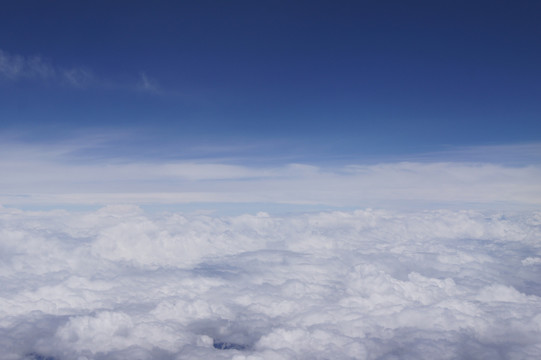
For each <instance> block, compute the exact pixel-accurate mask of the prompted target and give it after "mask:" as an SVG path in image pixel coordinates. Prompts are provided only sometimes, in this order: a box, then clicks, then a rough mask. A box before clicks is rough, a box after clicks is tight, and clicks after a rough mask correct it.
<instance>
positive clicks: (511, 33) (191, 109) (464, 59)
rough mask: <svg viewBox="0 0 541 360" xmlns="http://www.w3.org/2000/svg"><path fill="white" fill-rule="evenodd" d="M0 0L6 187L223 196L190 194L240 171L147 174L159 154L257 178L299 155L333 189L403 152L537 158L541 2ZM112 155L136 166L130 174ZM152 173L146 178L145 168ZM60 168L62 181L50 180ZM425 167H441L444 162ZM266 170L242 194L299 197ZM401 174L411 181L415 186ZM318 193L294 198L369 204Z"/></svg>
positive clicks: (12, 192)
mask: <svg viewBox="0 0 541 360" xmlns="http://www.w3.org/2000/svg"><path fill="white" fill-rule="evenodd" d="M2 6H3V11H2V12H1V14H0V135H1V136H0V138H1V140H2V147H1V151H2V152H3V154H5V155H4V156H3V161H2V164H0V166H1V167H2V171H3V173H9V176H8V178H9V179H11V180H3V189H5V190H4V191H2V194H1V196H2V198H1V199H0V203H3V204H8V205H9V204H15V203H17V201H16V200H15V199H22V198H24V197H25V198H26V199H27V201H29V202H32V201H31V200H29V199H30V198H32V196H30V197H29V194H38V193H41V194H44V193H46V194H48V196H49V199H51V197H54V196H55V195H58V194H60V193H65V192H66V191H61V189H70V188H71V189H70V190H69V191H68V192H69V193H70V194H75V193H81V194H82V193H87V194H88V193H90V194H95V193H109V194H111V193H114V194H116V195H115V196H118V194H119V193H120V192H123V191H124V192H127V193H130V194H135V193H138V194H140V193H162V192H166V193H179V192H186V191H189V192H190V193H207V192H212V193H219V194H220V196H214V197H212V198H210V199H209V198H205V197H204V196H203V197H200V198H197V197H195V198H193V201H196V202H197V201H203V202H207V201H210V202H214V201H218V202H222V201H226V200H224V199H230V198H232V197H237V195H236V194H237V193H238V192H239V191H241V190H242V187H243V186H242V184H238V185H236V186H235V187H234V189H231V187H229V188H228V186H229V185H230V184H225V185H224V184H223V182H219V181H217V182H216V183H215V184H211V185H209V184H208V182H205V181H196V183H197V184H196V185H193V186H192V185H190V186H184V185H178V184H179V178H177V177H175V176H176V175H171V174H169V175H167V176H165V178H166V179H164V176H162V175H160V172H159V171H158V173H153V171H155V170H156V169H154V168H153V167H158V168H159V167H164V166H165V167H176V166H178V167H181V168H183V169H186V167H189V166H191V165H193V166H194V167H193V168H191V170H182V171H180V170H179V171H180V172H182V174H184V175H182V176H180V180H182V179H183V178H184V177H185V176H186V175H185V174H186V172H190V173H191V175H189V176H188V177H190V178H191V179H192V180H201V178H200V175H199V172H200V171H203V172H205V171H206V172H210V173H211V174H212V176H210V177H211V178H212V179H214V180H223V179H232V178H234V179H242V181H241V182H248V183H250V184H252V183H253V179H254V178H261V177H265V176H266V175H265V174H270V173H273V174H274V175H272V176H277V175H276V173H280V174H281V175H280V176H281V177H286V178H287V180H288V181H289V180H290V179H289V176H290V172H288V171H290V170H287V169H291V168H292V167H293V168H294V167H295V166H297V168H298V167H299V166H300V167H302V166H306V167H307V168H310V167H312V169H316V170H317V171H315V173H313V174H311V175H310V176H309V177H310V178H311V179H314V178H318V181H321V182H323V183H325V184H326V185H328V186H326V188H327V187H328V188H329V191H332V189H334V188H335V189H337V190H338V189H345V191H344V192H347V191H353V190H354V188H355V186H354V185H351V186H349V187H348V186H346V187H345V188H344V184H342V183H341V182H338V183H335V182H333V181H331V180H330V179H327V180H328V181H325V177H324V176H323V177H322V176H319V175H320V173H321V172H324V173H329V172H331V173H332V176H333V177H336V176H338V175H340V174H339V173H343V172H344V171H345V169H346V170H347V169H349V167H351V166H380V165H381V164H388V165H386V166H390V167H393V166H395V167H396V168H400V167H401V166H402V165H400V163H403V162H408V163H413V165H411V167H413V168H416V169H418V168H420V167H421V166H422V165H418V163H424V164H426V163H427V162H428V163H449V162H452V163H456V162H459V163H464V162H468V163H470V164H469V165H464V166H466V167H470V168H475V169H477V167H476V166H477V165H475V166H473V165H471V163H475V164H479V163H481V164H482V165H480V166H481V167H482V166H485V165H486V164H491V165H495V166H504V167H509V166H511V167H513V169H515V170H516V167H517V166H520V167H525V166H526V167H527V166H530V167H531V166H534V165H535V166H538V165H539V162H540V157H541V151H540V146H539V144H540V143H541V121H540V116H539V115H540V114H541V101H539V99H541V68H540V67H539V63H541V47H540V45H539V41H538V39H539V38H540V37H541V26H540V25H539V21H538V16H537V15H538V14H539V13H540V11H541V5H540V4H538V3H537V2H532V1H514V2H507V1H496V2H494V1H492V2H488V1H476V2H473V3H472V2H466V1H455V2H439V1H438V2H434V1H413V2H408V3H407V4H405V3H403V2H398V1H385V2H373V1H366V2H358V1H351V2H350V1H344V2H341V3H340V4H339V5H338V4H333V3H330V2H326V1H293V2H290V1H268V2H267V1H264V2H251V1H232V2H228V3H227V4H226V3H222V2H216V1H197V2H181V3H179V2H173V1H170V2H168V1H162V2H157V3H152V4H150V3H148V2H141V1H115V2H107V1H97V2H92V3H87V4H82V3H73V2H70V1H57V2H54V3H53V4H51V3H44V2H40V1H7V2H5V3H4V4H3V5H2ZM15 163H16V164H17V165H14V164H15ZM389 164H394V165H389ZM119 166H120V167H124V168H125V167H126V166H127V167H131V168H132V170H131V171H132V172H131V174H132V175H130V174H127V173H126V172H125V171H124V170H122V169H120V168H119ZM452 166H454V165H452ZM460 166H463V165H460ZM81 167H84V168H86V169H87V170H88V173H87V175H86V176H87V180H86V181H82V180H74V181H71V179H72V177H71V176H67V174H70V173H72V172H75V173H77V172H78V171H79V169H78V168H81ZM402 167H403V166H402ZM19 168H24V169H26V171H19V170H17V169H19ZM32 169H40V171H39V172H33V171H32ZM91 169H93V170H94V171H95V172H92V171H91ZM284 169H286V170H284ZM233 170H234V171H235V174H234V175H233V174H232V173H231V171H233ZM522 170H524V169H522ZM522 170H521V171H522ZM530 170H531V169H530ZM412 171H414V170H412ZM475 171H477V170H475ZM505 171H507V170H505ZM119 172H120V173H123V174H124V175H123V176H119V175H118V173H119ZM346 172H347V171H346ZM399 172H400V171H399V170H396V171H395V172H394V173H393V174H394V175H391V176H399ZM414 172H415V171H414ZM444 172H445V171H444ZM532 172H533V173H535V177H529V178H527V179H525V180H524V181H528V180H529V181H530V182H532V183H535V182H536V181H537V180H538V178H537V176H538V168H537V167H536V168H535V171H533V170H532V171H530V172H529V174H530V173H532ZM83 173H84V172H83ZM141 173H144V174H145V175H144V176H143V177H144V178H145V180H140V181H138V180H137V179H138V178H140V177H141V176H140V175H136V174H141ZM173 173H174V174H178V171H176V172H175V171H173ZM62 174H66V176H62ZM150 174H155V176H152V178H151V179H149V176H150ZM438 174H439V175H438ZM102 175H103V176H102ZM55 176H56V177H59V178H58V179H55V180H54V181H56V185H55V186H48V185H47V183H48V181H49V180H50V179H54V178H55ZM205 176H207V177H208V175H205ZM205 176H203V178H205ZM269 176H270V175H269ZM272 176H271V177H272ZM415 176H419V177H424V176H429V179H435V178H438V176H441V173H440V172H438V173H435V174H432V173H430V174H425V173H422V172H420V173H416V175H415ZM476 176H477V175H474V176H473V178H475V177H476ZM516 176H517V177H522V176H523V174H518V173H517V174H516ZM42 177H43V179H42ZM108 177H113V178H115V179H116V180H115V181H116V182H107V181H106V180H104V179H107V178H108ZM47 179H49V180H47ZM498 179H499V180H501V181H503V182H506V181H507V180H504V179H508V178H507V177H505V176H504V177H498ZM21 180H23V181H21ZM264 180H265V183H261V182H259V183H257V184H256V185H253V187H257V190H253V191H254V193H255V192H257V193H258V195H257V196H252V197H249V196H248V197H247V199H246V201H248V202H254V201H255V202H260V201H263V202H271V203H272V202H278V203H280V202H284V201H285V202H292V203H297V202H299V201H297V200H294V201H286V200H287V198H288V196H287V195H283V194H282V195H281V196H278V197H273V196H265V195H264V194H265V193H267V189H268V188H269V187H270V188H271V189H274V188H276V187H279V188H281V189H284V188H287V187H288V186H289V185H288V183H276V182H272V179H270V180H269V179H268V178H266V177H265V179H264ZM350 180H353V178H351V179H350ZM50 181H53V180H50ZM267 181H271V183H266V182H267ZM348 181H349V180H348ZM28 182H34V185H32V186H30V185H28V186H27V183H28ZM173 182H174V183H175V184H177V185H178V186H176V187H175V186H170V185H171V183H173ZM180 182H182V181H180ZM96 183H99V184H101V185H99V186H98V185H96ZM105 183H107V184H105ZM370 183H371V182H370ZM25 184H26V185H25ZM104 184H105V185H104ZM160 184H161V185H160ZM360 184H363V182H362V181H361V182H360ZM379 184H380V181H379V180H378V181H374V183H373V185H370V186H375V187H378V186H379ZM404 184H405V185H401V186H400V187H401V188H402V189H403V190H404V191H406V192H407V191H408V187H410V186H414V185H413V182H412V183H411V184H410V183H409V180H405V183H404ZM415 184H417V185H420V184H421V183H420V182H415ZM479 184H481V183H479ZM132 185H133V186H132ZM162 185H163V186H162ZM463 185H464V187H468V186H469V185H471V184H470V183H469V182H465V183H464V184H463ZM519 185H520V184H517V185H516V186H519ZM258 186H259V187H258ZM450 186H451V187H452V186H453V185H450ZM498 186H508V187H509V186H511V185H510V184H508V183H506V185H501V184H500V185H498ZM516 186H515V187H516ZM520 186H522V185H520ZM532 186H533V185H532ZM300 187H305V185H304V184H302V185H300ZM308 187H309V188H310V187H311V186H308ZM414 187H415V186H414ZM473 187H475V186H473ZM437 188H438V187H437V186H436V187H435V189H437ZM470 188H472V187H470ZM247 189H248V190H247V191H249V189H250V186H248V187H247ZM317 189H318V186H313V191H314V193H315V192H316V191H317ZM288 191H292V192H295V193H296V191H297V190H296V188H291V189H289V190H288ZM378 191H381V192H382V193H384V192H385V193H387V195H386V196H384V197H385V198H388V197H392V194H393V193H396V194H397V196H398V197H399V198H400V197H401V196H402V195H400V191H398V192H393V191H390V189H389V187H386V186H383V188H382V189H378V190H376V191H375V192H376V193H377V192H378ZM434 191H437V190H434ZM270 192H272V191H270ZM286 192H287V191H286ZM412 193H415V191H412ZM493 195H494V196H493V197H494V199H493V200H498V199H497V196H496V192H495V193H493ZM138 196H140V195H138ZM423 197H427V196H425V195H422V196H420V198H423ZM526 197H530V198H531V197H532V196H531V195H526ZM237 198H238V197H237ZM443 198H445V199H447V198H449V196H447V195H446V196H443ZM504 198H505V197H504ZM533 198H536V197H535V196H533ZM59 199H60V198H59ZM121 199H123V200H122V201H124V200H126V201H128V202H133V201H135V200H133V199H132V200H130V199H128V198H125V197H121ZM238 199H240V198H238ZM325 199H327V198H326V197H324V196H319V195H318V196H314V197H309V196H306V197H303V200H302V201H300V202H302V203H320V202H323V203H325V204H328V205H331V204H332V205H339V206H345V205H353V206H363V205H365V204H368V203H370V202H369V201H368V202H366V201H364V200H366V199H365V198H364V197H363V196H361V197H359V198H356V199H357V200H355V201H349V202H343V201H334V200H333V201H331V200H325ZM513 199H515V198H513ZM433 200H434V201H440V200H442V199H440V198H439V197H436V198H434V199H433ZM466 200H468V199H466ZM470 200H471V202H476V201H477V200H479V199H477V198H472V199H470ZM515 200H516V199H515ZM63 201H64V200H62V201H59V202H60V203H62V202H63ZM227 201H229V200H227ZM239 201H240V200H239ZM491 201H492V200H491ZM502 201H507V200H505V199H502ZM535 201H537V200H535ZM37 202H39V203H41V202H42V201H37ZM68 202H69V201H68ZM151 202H152V201H151ZM346 203H347V204H346ZM100 204H103V203H102V202H100Z"/></svg>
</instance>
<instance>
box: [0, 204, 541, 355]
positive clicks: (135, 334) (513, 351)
mask: <svg viewBox="0 0 541 360" xmlns="http://www.w3.org/2000/svg"><path fill="white" fill-rule="evenodd" d="M539 239H541V214H540V213H538V212H518V213H512V212H505V213H502V212H481V211H472V210H462V211H449V210H446V211H442V210H439V211H436V210H433V211H419V212H411V211H408V212H389V211H380V210H378V211H376V210H370V209H366V210H357V211H351V212H322V213H313V214H297V215H289V216H271V215H269V214H266V213H258V214H256V215H247V214H246V215H240V216H231V217H216V216H206V215H186V214H179V213H162V214H147V213H145V212H143V211H142V210H141V209H139V208H138V207H135V206H129V205H124V206H108V207H105V208H102V209H99V210H97V211H93V212H67V211H63V210H62V211H61V210H55V211H46V212H30V211H21V210H17V209H11V208H1V207H0V249H1V251H0V256H1V257H2V259H1V260H2V261H1V263H0V274H1V276H2V288H1V289H0V347H1V348H2V349H3V353H2V355H1V358H2V359H34V360H35V359H55V360H62V359H74V358H76V359H125V358H139V359H156V358H160V359H187V358H213V359H292V358H296V359H314V358H333V359H396V358H401V359H403V358H415V359H434V358H444V359H457V358H496V359H498V358H500V359H504V358H505V359H526V358H538V357H540V356H541V341H540V339H541V281H540V279H539V271H540V270H541V268H540V262H539V261H537V259H538V258H540V257H541V245H540V242H539Z"/></svg>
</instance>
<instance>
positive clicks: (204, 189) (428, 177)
mask: <svg viewBox="0 0 541 360" xmlns="http://www.w3.org/2000/svg"><path fill="white" fill-rule="evenodd" d="M78 146H79V147H78ZM85 151H88V150H85V148H84V146H82V145H80V144H79V145H77V146H75V145H72V144H63V145H62V144H55V145H42V146H38V145H33V146H28V145H23V144H10V143H9V142H6V143H5V145H4V146H2V147H0V154H1V155H2V156H1V157H0V172H1V173H2V174H3V176H2V177H1V178H0V188H2V189H3V192H2V194H0V203H3V204H5V205H6V204H7V205H14V206H24V205H36V204H38V205H44V204H57V205H59V204H60V205H62V204H71V205H88V204H93V205H104V204H111V203H132V204H186V203H278V204H304V205H316V204H322V205H327V206H337V207H348V206H350V207H351V206H353V207H359V206H361V207H363V206H371V207H382V206H383V207H388V206H398V207H400V206H402V207H404V206H405V207H408V208H411V207H412V206H413V205H415V204H420V205H419V206H424V207H426V206H427V204H428V205H429V206H436V207H438V206H441V204H446V205H448V206H451V205H455V206H460V205H461V204H468V206H470V205H471V204H480V206H481V207H490V208H494V207H495V208H500V209H501V208H506V207H514V208H524V207H525V206H526V207H530V208H536V207H538V206H539V205H541V167H540V166H539V165H538V164H535V163H534V164H521V165H520V166H515V165H512V164H511V165H502V164H497V163H482V162H481V163H478V162H452V161H437V160H434V161H424V162H420V161H419V162H388V163H379V164H363V165H339V166H324V165H311V164H302V163H290V164H278V165H266V164H263V165H247V164H235V163H231V162H225V161H222V160H220V159H215V160H207V161H201V160H189V159H186V160H176V161H174V160H170V161H167V160H152V159H150V160H148V161H144V160H137V159H134V158H129V159H121V158H119V159H114V158H112V157H111V155H109V157H107V158H105V159H103V158H92V157H84V156H82V155H81V154H84V153H85ZM74 154H75V155H74Z"/></svg>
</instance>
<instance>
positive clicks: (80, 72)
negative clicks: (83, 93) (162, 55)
mask: <svg viewBox="0 0 541 360" xmlns="http://www.w3.org/2000/svg"><path fill="white" fill-rule="evenodd" d="M2 78H3V79H6V80H9V81H21V80H34V81H36V80H39V81H54V82H57V83H59V84H62V85H66V86H70V87H74V88H86V87H89V86H97V87H121V88H125V87H127V88H131V90H137V91H145V92H150V93H161V92H162V89H161V88H160V86H159V85H158V82H157V80H156V79H154V78H151V77H150V76H148V75H147V74H146V73H145V72H142V73H141V74H140V77H139V80H138V81H137V83H134V84H131V85H128V86H126V85H125V84H120V83H116V84H115V82H114V81H111V80H109V79H106V78H103V77H99V76H96V75H95V74H94V72H93V71H92V70H91V69H90V68H88V67H85V66H75V67H62V66H56V65H54V64H52V63H51V62H50V61H47V60H45V59H43V58H42V57H41V56H39V55H33V56H23V55H19V54H11V53H9V52H6V51H3V50H2V49H0V79H2Z"/></svg>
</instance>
